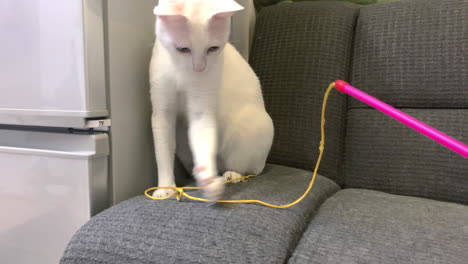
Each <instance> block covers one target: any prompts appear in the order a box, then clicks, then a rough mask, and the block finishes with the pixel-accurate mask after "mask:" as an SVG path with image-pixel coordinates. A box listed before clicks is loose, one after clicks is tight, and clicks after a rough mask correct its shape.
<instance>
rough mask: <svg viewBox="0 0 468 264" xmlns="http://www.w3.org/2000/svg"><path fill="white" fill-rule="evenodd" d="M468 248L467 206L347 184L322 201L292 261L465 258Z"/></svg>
mask: <svg viewBox="0 0 468 264" xmlns="http://www.w3.org/2000/svg"><path fill="white" fill-rule="evenodd" d="M467 249H468V207H467V206H463V205H457V204H452V203H445V202H436V201H432V200H426V199H422V198H414V197H405V196H397V195H391V194H386V193H381V192H377V191H369V190H357V189H347V190H343V191H339V192H338V193H336V194H335V195H334V196H332V197H331V198H330V199H328V200H327V201H326V202H325V203H324V204H323V205H322V206H321V207H320V209H319V211H318V212H317V214H316V215H315V217H314V219H313V221H312V222H311V224H310V225H309V228H308V230H307V231H306V232H305V233H304V236H303V238H302V240H301V241H300V242H299V245H298V246H297V248H296V250H295V251H294V253H293V256H292V258H291V259H290V261H289V263H298V264H299V263H318V264H323V263H328V264H333V263H418V264H424V263H447V264H448V263H450V264H462V263H467V260H468V250H467Z"/></svg>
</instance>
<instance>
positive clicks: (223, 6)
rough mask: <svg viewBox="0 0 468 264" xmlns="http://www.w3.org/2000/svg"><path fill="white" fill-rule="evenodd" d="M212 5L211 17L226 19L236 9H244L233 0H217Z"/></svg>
mask: <svg viewBox="0 0 468 264" xmlns="http://www.w3.org/2000/svg"><path fill="white" fill-rule="evenodd" d="M215 3H216V4H215V6H214V7H213V16H212V17H211V18H212V19H226V18H229V17H231V16H232V15H234V13H236V12H237V11H240V10H242V9H244V7H243V6H241V5H239V4H238V3H237V2H236V1H234V0H217V1H215Z"/></svg>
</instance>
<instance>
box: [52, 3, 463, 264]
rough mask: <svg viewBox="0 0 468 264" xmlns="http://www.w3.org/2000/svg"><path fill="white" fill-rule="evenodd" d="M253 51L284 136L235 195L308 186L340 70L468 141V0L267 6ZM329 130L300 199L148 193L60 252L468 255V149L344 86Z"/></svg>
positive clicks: (255, 257) (368, 258)
mask: <svg viewBox="0 0 468 264" xmlns="http://www.w3.org/2000/svg"><path fill="white" fill-rule="evenodd" d="M250 63H251V64H252V66H253V68H254V70H255V71H256V72H257V74H258V75H259V77H260V79H261V82H262V85H263V91H264V97H265V101H266V106H267V110H268V112H269V113H270V114H271V116H272V118H273V120H274V123H275V128H276V130H275V133H276V135H275V139H274V145H273V147H272V150H271V154H270V157H269V160H268V165H267V167H266V168H265V171H264V172H263V173H262V175H260V176H258V177H257V178H255V179H252V180H251V181H249V182H246V183H241V184H231V185H229V186H228V187H227V190H226V194H225V195H224V198H225V199H261V200H264V201H268V202H271V203H275V204H285V203H288V202H291V201H293V200H295V199H296V198H297V197H299V196H300V195H301V194H302V193H303V191H304V190H305V188H306V186H307V184H308V182H309V180H310V177H311V169H312V168H313V166H314V164H315V160H316V158H317V155H318V143H319V123H320V106H321V102H322V98H323V93H324V90H325V88H326V86H327V85H328V84H329V83H330V82H332V81H334V80H337V79H343V80H347V81H349V82H350V83H351V84H353V85H354V86H356V87H358V88H360V89H362V90H363V91H365V92H368V93H369V94H371V95H373V96H375V97H377V98H379V99H381V100H383V101H385V102H387V103H389V104H392V105H393V106H395V107H398V108H401V109H403V110H404V111H405V112H407V113H409V114H411V115H413V116H415V117H416V118H418V119H421V120H422V121H424V122H427V123H428V124H430V125H432V126H434V127H436V128H438V129H440V130H442V131H444V132H446V133H447V134H449V135H451V136H453V137H455V138H457V139H459V140H461V141H464V142H468V2H467V1H466V0H411V1H410V0H408V1H398V2H391V3H384V4H375V5H368V6H358V5H354V4H351V3H346V2H333V1H324V2H296V3H282V4H278V5H274V6H271V7H267V8H264V9H262V10H261V12H260V13H259V15H258V19H257V24H256V29H255V37H254V41H253V46H252V52H251V60H250ZM326 133H327V143H326V149H325V156H324V159H323V163H322V166H321V169H320V171H319V173H320V175H321V176H318V178H317V181H316V184H315V186H314V188H313V190H312V193H311V194H309V195H308V196H307V197H306V199H305V200H304V201H302V202H301V203H300V204H298V205H296V206H294V207H292V208H289V209H273V208H268V207H264V206H261V205H254V204H229V205H213V204H206V203H200V202H194V201H190V200H187V199H185V200H183V201H182V202H177V201H176V200H175V199H171V200H164V201H154V200H150V199H148V198H146V197H144V196H140V197H135V198H132V199H130V200H128V201H125V202H122V203H120V204H118V205H116V206H114V207H112V208H110V209H108V210H106V211H104V212H102V213H100V214H99V215H97V216H95V217H93V218H92V219H91V220H90V221H89V222H88V223H87V224H85V225H84V226H83V227H82V228H81V229H80V230H79V231H78V232H77V233H76V234H75V236H74V237H73V238H72V240H71V241H70V243H69V245H68V247H67V249H66V251H65V253H64V256H63V258H62V260H61V263H63V264H68V263H286V262H287V263H468V206H467V205H468V160H467V159H465V158H463V157H461V156H459V155H457V154H455V153H453V152H452V151H450V150H448V149H446V148H444V147H442V146H440V145H438V144H437V143H434V142H433V141H431V140H429V139H427V138H425V137H424V136H422V135H420V134H418V133H416V132H414V131H412V130H410V129H409V128H407V127H406V126H404V125H402V124H400V123H398V122H396V121H395V120H393V119H391V118H389V117H387V116H385V115H383V114H381V113H380V112H377V111H376V110H373V109H371V108H369V107H367V106H366V105H364V104H362V103H360V102H358V101H356V100H355V99H352V98H348V97H346V96H344V95H343V94H340V93H339V92H337V91H334V92H333V93H332V95H331V97H330V100H329V107H328V113H327V126H326ZM193 194H194V195H200V194H199V193H198V192H193Z"/></svg>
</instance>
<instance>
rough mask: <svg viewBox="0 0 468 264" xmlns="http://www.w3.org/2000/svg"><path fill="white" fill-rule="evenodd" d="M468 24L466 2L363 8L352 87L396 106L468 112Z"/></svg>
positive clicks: (429, 0) (428, 0)
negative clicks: (456, 109)
mask: <svg viewBox="0 0 468 264" xmlns="http://www.w3.org/2000/svg"><path fill="white" fill-rule="evenodd" d="M467 20H468V2H467V1H465V0H413V1H408V0H406V1H399V2H394V3H386V4H377V5H369V6H364V7H362V8H361V11H360V14H359V20H358V23H357V26H356V37H355V38H356V40H355V45H354V54H353V67H352V77H351V81H352V83H353V84H354V85H355V86H356V87H359V88H360V89H362V90H363V91H365V92H369V93H370V94H372V95H374V96H376V97H377V98H379V99H381V100H383V101H385V102H387V103H389V104H392V105H394V106H395V107H418V108H420V107H431V108H468V89H467V87H468V60H467V59H466V57H467V50H468V41H467V39H468V30H467ZM350 105H351V106H352V107H358V106H359V107H360V106H363V104H361V103H359V102H358V101H355V100H353V101H350Z"/></svg>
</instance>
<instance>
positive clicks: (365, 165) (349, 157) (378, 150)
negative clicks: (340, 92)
mask: <svg viewBox="0 0 468 264" xmlns="http://www.w3.org/2000/svg"><path fill="white" fill-rule="evenodd" d="M404 111H405V112H407V113H408V114H410V115H412V116H414V117H415V118H417V119H420V120H422V121H423V122H426V123H427V124H429V125H432V126H434V127H437V128H438V129H440V130H442V131H444V132H445V133H447V134H449V135H451V136H453V137H455V138H458V139H460V140H463V141H465V142H468V109H404ZM348 120H349V122H348V126H347V135H346V187H351V188H353V187H358V188H365V189H374V190H380V191H385V192H389V193H394V194H404V195H412V196H420V197H427V198H433V199H438V200H443V201H452V202H458V203H464V204H468V160H467V159H465V158H463V157H462V156H460V155H458V154H456V153H455V152H452V151H451V150H448V149H447V148H445V147H443V146H441V145H439V144H438V143H435V142H433V141H432V140H430V139H428V138H426V137H425V136H423V135H421V134H419V133H417V132H415V131H413V130H412V129H410V128H408V127H407V126H405V125H403V124H401V123H399V122H396V121H395V120H393V119H392V118H390V117H387V116H385V115H383V114H382V113H380V112H378V111H376V110H372V109H352V110H350V111H348Z"/></svg>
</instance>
